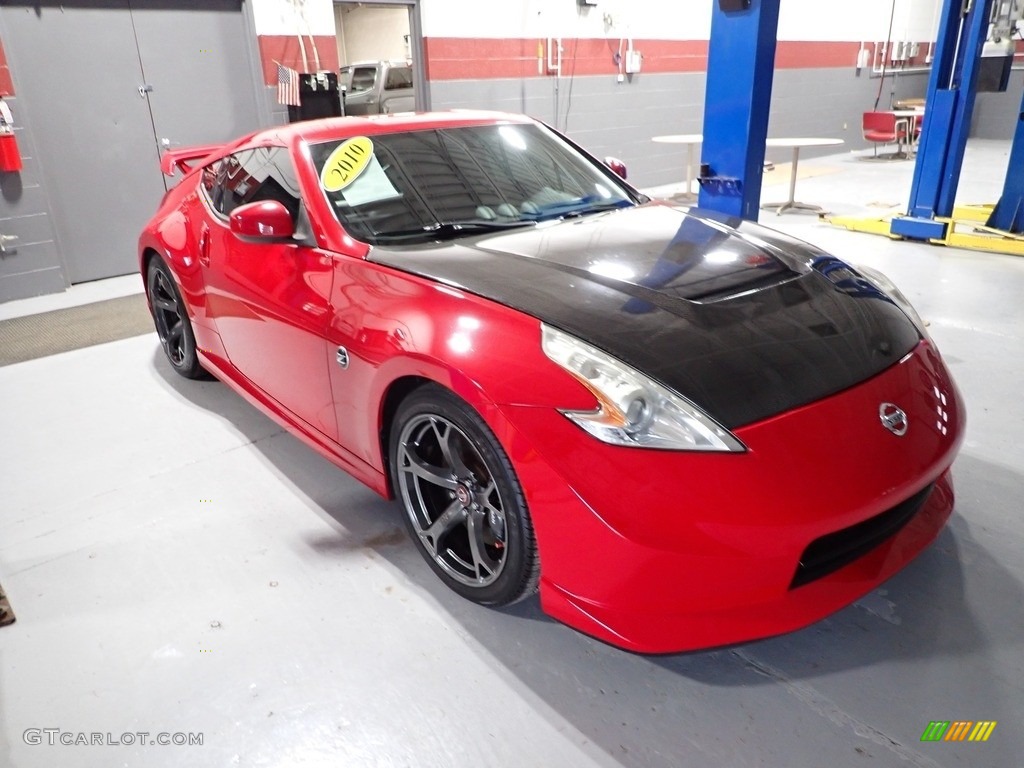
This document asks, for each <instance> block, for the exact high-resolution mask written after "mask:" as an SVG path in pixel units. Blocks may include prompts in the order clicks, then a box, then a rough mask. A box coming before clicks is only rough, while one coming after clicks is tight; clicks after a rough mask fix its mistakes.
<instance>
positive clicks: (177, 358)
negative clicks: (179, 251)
mask: <svg viewBox="0 0 1024 768" xmlns="http://www.w3.org/2000/svg"><path fill="white" fill-rule="evenodd" d="M146 286H147V294H148V298H149V311H150V313H151V314H152V315H153V324H154V325H155V326H156V335H157V336H158V337H159V338H160V346H161V347H163V350H164V355H165V356H166V357H167V361H168V362H169V363H170V364H171V367H172V368H173V369H174V370H175V372H176V373H178V374H179V375H181V376H184V377H185V378H186V379H206V378H209V374H208V373H207V372H206V371H205V370H203V368H202V366H201V365H200V364H199V358H198V356H197V355H196V337H195V334H194V333H193V332H192V323H191V322H190V321H189V319H188V309H187V308H186V307H185V302H184V301H183V300H182V298H181V293H180V292H179V291H178V286H177V284H176V283H175V282H174V277H173V276H172V275H171V270H170V269H168V267H167V264H166V263H165V262H164V260H163V259H161V258H160V257H159V256H154V257H153V258H152V259H151V260H150V262H149V269H148V270H147V276H146Z"/></svg>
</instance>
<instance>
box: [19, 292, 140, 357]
mask: <svg viewBox="0 0 1024 768" xmlns="http://www.w3.org/2000/svg"><path fill="white" fill-rule="evenodd" d="M154 332H155V331H154V330H153V318H152V317H150V314H149V308H148V307H147V305H146V297H145V295H144V294H141V293H137V294H134V295H132V296H122V297H121V298H117V299H107V300H106V301H97V302H95V303H93V304H83V305H81V306H79V307H69V308H68V309H58V310H54V311H53V312H42V313H40V314H38V315H26V316H25V317H15V318H12V319H10V320H3V321H0V366H3V365H11V364H13V363H21V362H24V361H25V360H34V359H35V358H37V357H46V356H47V355H55V354H57V353H58V352H68V351H70V350H72V349H81V348H82V347H91V346H93V345H94V344H103V343H105V342H108V341H118V340H120V339H127V338H129V337H131V336H142V335H143V334H146V333H154Z"/></svg>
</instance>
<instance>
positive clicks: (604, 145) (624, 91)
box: [430, 69, 928, 186]
mask: <svg viewBox="0 0 1024 768" xmlns="http://www.w3.org/2000/svg"><path fill="white" fill-rule="evenodd" d="M704 86H705V76H704V73H702V72H701V73H671V74H656V73H652V74H649V73H641V74H639V75H635V76H634V77H633V78H632V80H630V81H627V82H626V83H617V82H616V81H615V77H614V76H603V75H602V76H587V77H577V78H575V80H574V81H573V82H572V83H571V84H570V80H569V78H562V80H561V81H560V82H559V83H558V94H557V102H558V108H557V118H556V106H555V105H556V93H555V81H554V80H553V79H551V78H527V79H524V80H519V79H497V80H450V81H435V82H432V83H430V95H431V99H432V103H433V107H434V109H455V108H462V109H499V110H503V111H507V112H524V113H526V114H528V115H531V116H533V117H536V118H538V119H540V120H543V121H544V122H546V123H548V124H549V125H552V126H555V127H557V128H559V129H560V130H564V131H565V132H566V133H567V134H568V135H569V136H570V137H571V138H572V139H573V140H574V141H576V142H578V143H579V144H580V145H581V146H583V147H584V148H586V149H587V150H588V151H590V152H591V153H593V154H594V155H596V156H597V157H604V156H606V155H613V156H615V157H618V158H620V159H621V160H623V161H625V163H626V165H627V166H628V167H629V177H630V181H631V182H633V183H634V184H636V185H638V186H654V185H658V184H669V183H672V182H676V181H680V180H681V179H682V178H683V174H684V173H685V169H684V165H685V161H686V149H685V147H682V146H678V145H677V146H673V145H669V144H655V143H653V142H652V141H651V137H652V136H658V135H660V134H671V133H701V132H702V130H703V120H704ZM878 86H879V80H878V78H871V77H868V76H867V75H866V74H861V75H860V76H858V75H857V74H856V73H855V72H854V70H852V69H799V70H793V69H783V70H778V71H776V73H775V83H774V86H773V89H772V113H771V124H770V127H769V133H770V135H772V136H823V137H835V138H841V139H844V140H845V141H846V147H845V148H844V149H846V150H851V149H865V148H867V147H868V144H867V143H866V142H864V140H863V139H862V138H861V132H860V122H861V115H862V113H863V112H865V111H866V110H870V109H871V108H872V107H873V106H874V103H875V98H876V96H877V94H878ZM927 86H928V79H927V76H926V75H923V74H922V75H919V74H912V75H901V76H900V77H898V78H896V79H895V81H894V79H893V78H886V80H885V83H884V85H883V89H882V97H881V101H880V102H879V108H880V109H887V108H888V107H889V106H890V104H891V101H892V99H893V92H895V98H897V99H899V98H910V97H923V96H924V95H925V91H926V89H927ZM570 89H571V97H570ZM567 112H568V119H566V113H567ZM566 128H567V130H566ZM777 152H778V153H779V154H778V156H777V157H776V156H773V155H769V159H773V160H778V161H784V160H786V159H788V150H778V151H777ZM830 152H832V153H834V152H835V149H834V148H831V149H828V148H826V149H825V150H819V151H818V154H829V153H830ZM814 154H815V153H814V151H812V150H806V155H807V156H813V155H814ZM801 156H802V157H803V156H804V154H803V153H801Z"/></svg>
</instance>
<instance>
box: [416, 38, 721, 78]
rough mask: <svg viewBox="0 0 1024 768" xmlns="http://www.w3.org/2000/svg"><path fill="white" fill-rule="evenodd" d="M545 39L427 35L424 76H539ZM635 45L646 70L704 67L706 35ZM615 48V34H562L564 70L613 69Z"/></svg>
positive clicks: (580, 72)
mask: <svg viewBox="0 0 1024 768" xmlns="http://www.w3.org/2000/svg"><path fill="white" fill-rule="evenodd" d="M545 44H546V41H544V40H536V39H526V38H519V39H487V38H461V37H428V38H426V39H424V41H423V47H424V53H425V55H426V60H427V61H426V76H427V79H428V80H483V79H492V78H499V77H510V78H521V77H537V76H539V75H541V74H545V73H546V71H547V70H546V67H547V64H546V57H547V51H546V48H545V47H544V46H545ZM634 46H635V48H636V49H637V50H638V51H640V52H641V53H643V56H644V61H643V69H644V71H646V72H703V71H704V69H705V68H706V67H707V59H708V43H707V40H637V41H635V43H634ZM622 51H623V54H624V53H625V44H623V46H622ZM618 53H619V41H618V39H615V40H605V39H601V38H582V39H580V40H575V39H568V38H563V39H562V74H563V75H570V74H574V73H575V74H577V75H605V74H615V72H617V71H618V69H617V65H616V63H615V56H616V55H617V54H618ZM552 58H554V55H553V56H552ZM540 67H543V68H544V72H541V69H540Z"/></svg>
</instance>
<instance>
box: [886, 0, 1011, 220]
mask: <svg viewBox="0 0 1024 768" xmlns="http://www.w3.org/2000/svg"><path fill="white" fill-rule="evenodd" d="M965 8H966V12H965ZM991 8H992V0H971V2H969V3H968V2H965V0H946V2H945V5H944V6H943V9H942V20H941V23H940V25H939V36H938V40H937V43H936V47H935V61H934V63H933V64H932V74H931V79H930V80H929V82H928V98H927V104H928V117H927V119H926V120H925V122H924V128H923V130H922V131H921V140H920V142H919V144H918V150H917V163H916V164H915V166H914V182H913V186H912V187H911V189H910V205H909V206H908V209H907V215H906V216H897V217H895V218H894V219H893V220H892V226H891V230H890V231H891V232H892V234H894V235H899V236H901V237H908V238H912V239H916V240H932V239H935V240H941V239H943V238H945V237H946V234H947V229H948V227H949V222H948V221H937V220H936V217H941V218H947V219H948V218H949V217H950V216H952V214H953V203H954V202H955V198H956V188H957V184H958V183H959V181H960V170H961V168H962V166H963V161H964V150H965V149H966V148H967V137H968V135H969V133H970V130H971V113H972V112H973V111H974V97H975V94H976V93H977V82H978V65H979V62H980V61H981V49H982V46H983V45H984V44H985V36H986V35H987V34H988V23H989V17H990V11H991ZM1011 167H1012V166H1011Z"/></svg>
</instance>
